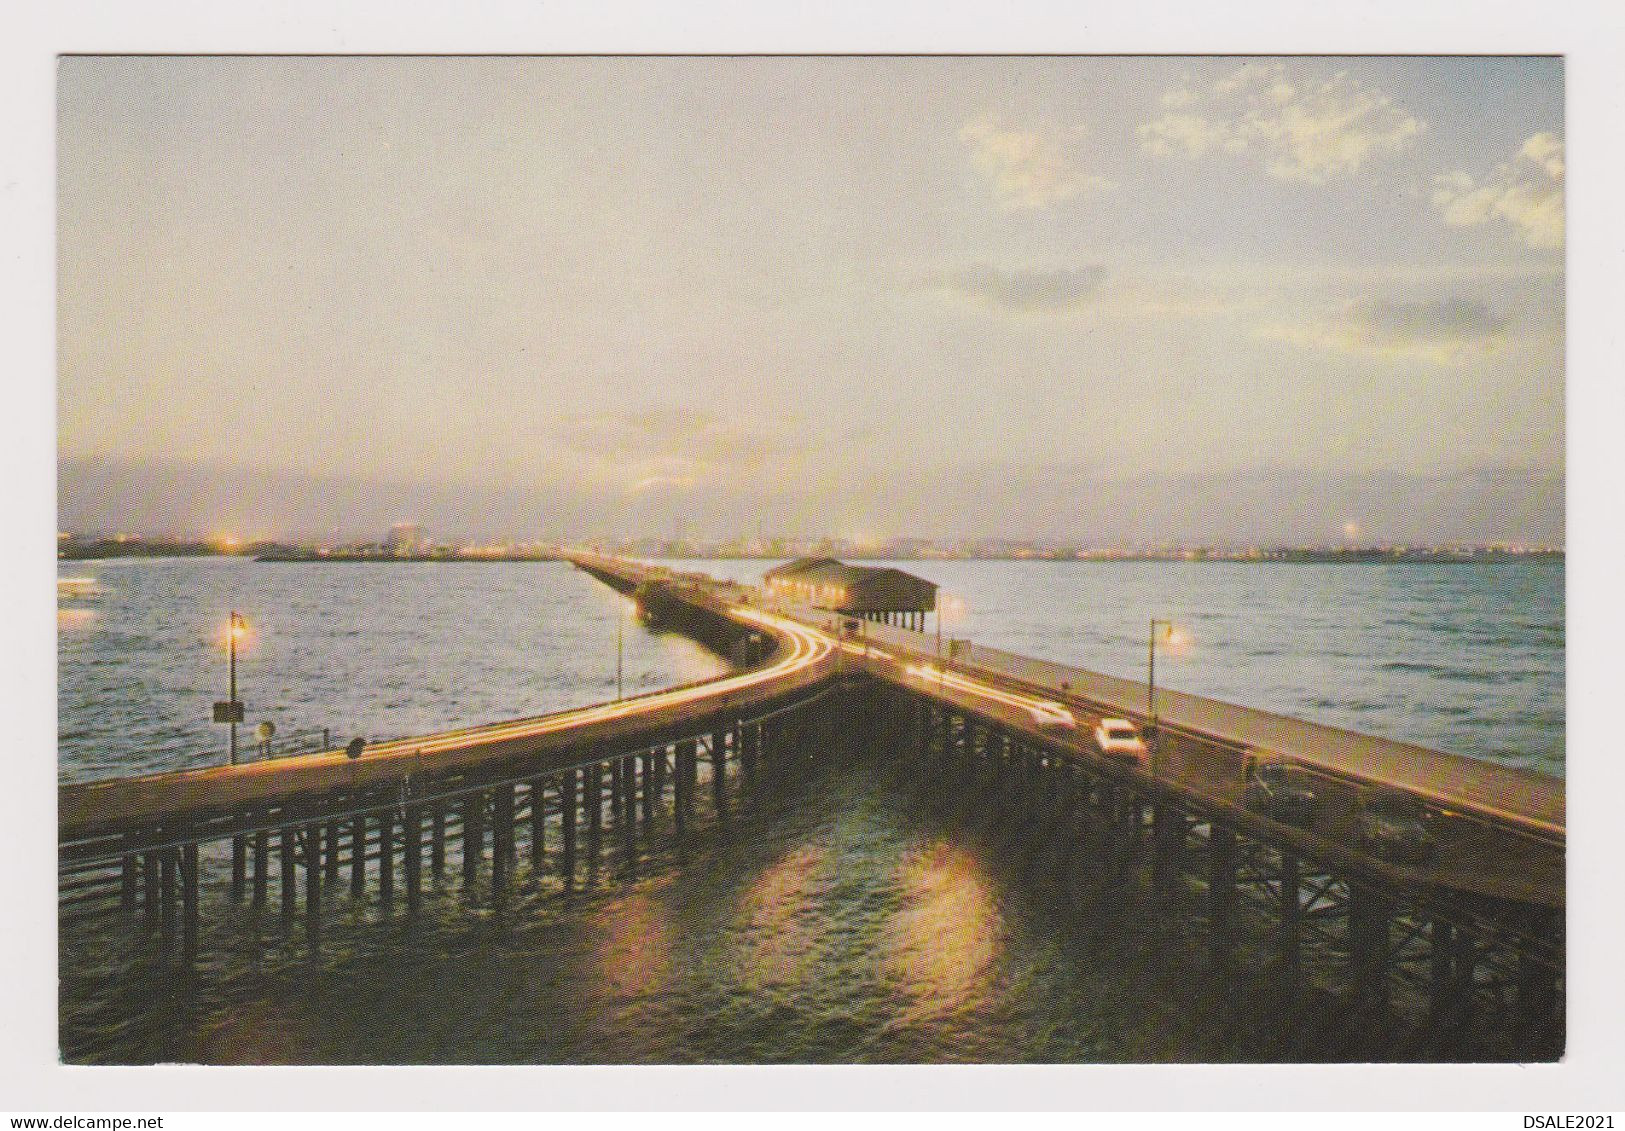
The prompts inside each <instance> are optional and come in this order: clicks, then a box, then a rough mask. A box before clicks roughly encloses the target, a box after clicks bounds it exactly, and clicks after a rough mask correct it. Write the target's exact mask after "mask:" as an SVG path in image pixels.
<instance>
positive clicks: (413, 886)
mask: <svg viewBox="0 0 1625 1131" xmlns="http://www.w3.org/2000/svg"><path fill="white" fill-rule="evenodd" d="M401 839H402V841H403V842H404V848H403V852H404V854H405V857H406V909H407V911H416V910H417V909H418V906H419V904H421V903H422V901H423V810H422V808H420V807H419V806H417V805H408V806H407V807H406V821H405V823H404V826H403V827H402V829H401Z"/></svg>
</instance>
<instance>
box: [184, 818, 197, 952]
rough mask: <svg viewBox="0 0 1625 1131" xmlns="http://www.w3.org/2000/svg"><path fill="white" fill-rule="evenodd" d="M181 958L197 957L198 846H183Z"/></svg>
mask: <svg viewBox="0 0 1625 1131" xmlns="http://www.w3.org/2000/svg"><path fill="white" fill-rule="evenodd" d="M180 865H181V877H180V879H181V956H182V957H183V958H185V960H186V961H188V962H190V961H192V959H194V958H196V957H197V928H198V910H197V908H198V874H197V845H195V844H187V845H182V846H181V860H180Z"/></svg>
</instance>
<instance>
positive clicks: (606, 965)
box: [61, 751, 1392, 1064]
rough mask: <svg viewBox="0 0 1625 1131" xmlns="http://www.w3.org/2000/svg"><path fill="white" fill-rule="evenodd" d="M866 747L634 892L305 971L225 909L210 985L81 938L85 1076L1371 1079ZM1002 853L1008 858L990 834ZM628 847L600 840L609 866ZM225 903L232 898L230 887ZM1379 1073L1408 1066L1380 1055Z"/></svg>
mask: <svg viewBox="0 0 1625 1131" xmlns="http://www.w3.org/2000/svg"><path fill="white" fill-rule="evenodd" d="M894 769H895V763H894V762H893V760H892V755H891V753H890V752H885V751H874V752H871V753H870V754H868V755H862V756H857V757H854V758H853V759H852V760H851V761H849V762H843V764H840V765H837V766H834V767H831V768H829V769H827V770H822V771H813V772H812V773H811V775H810V776H809V777H806V778H803V779H799V780H781V781H778V782H774V783H772V784H771V785H769V786H767V787H765V788H763V789H761V790H759V791H757V792H755V793H753V794H749V795H746V796H745V797H742V798H740V800H739V804H737V806H736V807H735V808H733V809H732V810H731V812H730V815H729V817H728V819H727V820H726V821H725V822H722V823H720V824H716V823H713V824H708V825H706V826H705V827H703V828H702V829H701V830H700V832H699V833H698V834H697V835H696V837H695V838H694V840H693V841H692V842H691V843H690V844H689V846H688V847H687V848H685V849H681V850H679V849H677V848H675V847H674V846H671V845H666V846H663V847H662V846H660V845H654V846H651V847H650V848H649V850H648V851H647V852H646V854H645V855H644V857H643V858H642V860H641V861H640V864H639V872H638V875H637V877H636V878H635V879H631V878H627V877H626V876H625V875H624V873H622V872H621V871H620V870H619V869H617V868H614V867H610V866H607V864H608V863H609V862H613V860H614V856H613V853H612V852H607V853H606V857H605V860H606V866H605V867H603V868H601V869H600V871H599V873H598V875H597V876H596V877H595V878H593V879H591V880H590V881H589V882H587V883H585V884H584V885H582V886H580V887H578V888H577V890H576V891H575V892H574V893H572V894H569V895H561V894H559V893H558V892H557V890H556V889H554V888H549V890H548V891H547V892H546V893H541V892H538V891H536V890H534V889H531V888H530V887H529V886H528V885H527V884H526V877H525V873H524V870H523V869H521V872H520V875H519V877H518V880H519V885H520V886H519V888H518V889H517V890H516V891H515V893H514V895H513V897H512V899H511V901H510V902H509V903H508V904H507V905H506V906H505V907H503V908H502V909H501V910H493V909H491V908H489V907H481V906H477V905H476V906H470V905H468V904H467V903H465V902H464V900H463V899H462V896H461V893H460V891H459V890H458V884H457V882H456V877H455V869H453V870H451V873H450V875H451V881H450V883H449V884H448V886H447V887H445V888H443V889H440V890H434V889H432V888H431V889H430V890H427V891H426V893H425V902H424V905H423V909H422V911H421V913H420V914H419V915H417V916H408V915H405V914H403V913H402V912H401V911H400V910H399V909H398V908H397V909H396V910H395V911H394V912H393V913H391V914H388V915H385V914H380V913H379V911H378V909H377V908H376V906H375V905H371V906H369V907H368V908H366V909H364V910H362V911H360V912H357V911H355V910H353V909H351V908H350V906H349V904H348V901H347V899H346V898H345V897H343V896H340V897H339V898H338V899H336V900H335V903H334V910H333V913H332V917H331V919H330V921H329V924H328V927H327V929H326V932H325V934H324V941H323V944H322V948H321V951H320V953H319V955H317V956H316V957H315V958H314V959H313V958H311V957H310V955H309V953H308V951H307V950H306V948H305V945H304V942H303V937H302V934H301V932H300V930H299V928H298V926H295V927H294V928H293V929H292V930H291V931H289V932H287V933H284V932H283V931H282V929H281V927H280V925H279V918H280V916H279V914H278V912H277V911H276V909H275V902H276V901H275V899H274V898H273V900H272V907H271V908H269V909H268V910H267V912H266V913H264V914H262V915H260V916H259V917H258V918H256V917H255V916H254V915H253V914H252V913H251V912H249V911H247V910H246V909H244V910H241V911H238V912H235V913H230V914H227V915H225V916H221V915H218V914H216V915H211V916H209V918H208V920H207V921H206V922H205V926H204V932H205V933H204V948H205V955H206V957H205V960H204V962H203V963H202V964H201V965H200V967H199V969H198V970H197V971H196V972H195V973H194V974H191V975H187V974H183V973H179V972H177V971H176V970H174V969H173V968H164V967H162V966H160V965H158V964H156V963H153V962H151V961H150V959H148V958H145V957H142V955H143V954H145V953H146V952H145V951H144V950H143V948H142V947H141V946H140V945H139V944H136V945H132V946H130V947H128V948H123V949H122V950H121V949H120V948H119V947H111V948H108V949H103V948H102V946H100V945H91V944H90V941H89V940H85V939H81V940H77V941H74V942H71V943H70V945H69V947H68V948H66V949H65V951H64V960H63V967H62V983H61V985H62V991H61V993H62V1012H63V1029H62V1044H63V1053H64V1057H65V1059H67V1060H68V1061H70V1062H87V1061H88V1062H102V1063H153V1062H172V1061H181V1062H204V1063H222V1064H253V1063H302V1064H329V1063H331V1064H351V1063H361V1064H390V1063H402V1064H415V1063H432V1064H445V1063H453V1064H456V1063H493V1064H529V1063H540V1064H549V1063H643V1064H651V1063H652V1064H660V1063H718V1062H722V1063H758V1062H759V1063H829V1062H862V1063H874V1062H946V1061H973V1062H975V1061H982V1062H1005V1061H1049V1062H1092V1061H1128V1062H1133V1061H1148V1060H1183V1061H1213V1060H1219V1061H1224V1060H1287V1059H1305V1058H1307V1059H1325V1058H1333V1059H1336V1058H1340V1057H1341V1058H1347V1057H1354V1058H1369V1057H1370V1056H1371V1055H1373V1052H1374V1051H1377V1050H1374V1049H1373V1048H1372V1047H1371V1046H1362V1045H1360V1044H1359V1043H1358V1039H1357V1038H1356V1037H1354V1036H1352V1035H1350V1034H1349V1033H1347V1032H1345V1031H1344V1030H1345V1029H1346V1028H1347V1026H1346V1024H1345V1023H1344V1022H1343V1021H1342V1020H1341V1019H1339V1017H1338V1016H1337V1014H1336V1012H1335V1011H1331V1010H1327V1009H1326V1008H1325V1002H1324V1001H1323V1000H1322V999H1321V998H1319V997H1318V996H1316V995H1314V994H1312V993H1306V992H1304V991H1294V992H1293V993H1292V994H1291V995H1288V996H1283V992H1282V987H1281V985H1280V983H1279V982H1278V981H1277V980H1275V979H1274V978H1273V977H1271V976H1269V975H1259V976H1254V977H1239V978H1229V977H1226V978H1216V977H1215V976H1214V975H1213V974H1212V972H1211V970H1210V968H1209V966H1208V964H1207V961H1206V957H1205V951H1204V949H1203V947H1202V946H1201V945H1200V943H1201V935H1200V928H1199V924H1197V925H1194V926H1193V925H1192V924H1191V923H1187V922H1184V921H1175V922H1168V921H1162V920H1158V919H1157V918H1156V917H1154V916H1152V915H1150V914H1149V913H1148V912H1146V911H1145V910H1144V909H1136V908H1135V907H1134V906H1132V905H1129V904H1122V903H1120V902H1117V901H1114V902H1112V903H1111V904H1110V905H1109V907H1107V908H1106V910H1105V912H1104V915H1105V918H1100V917H1099V915H1100V914H1101V913H1100V912H1098V911H1090V910H1088V906H1089V905H1088V903H1087V901H1076V902H1075V901H1073V900H1072V899H1071V898H1070V897H1066V898H1063V897H1062V896H1060V895H1058V894H1057V889H1056V888H1054V887H1051V886H1049V885H1048V884H1046V883H1042V882H1035V880H1034V877H1033V874H1032V872H1031V870H1030V868H1031V861H1033V860H1034V859H1037V857H1036V856H1035V855H1034V854H1033V849H1035V848H1039V847H1042V845H1043V843H1044V837H1043V834H1042V831H1041V830H1034V829H1031V828H1030V827H1027V826H1026V825H1025V824H1024V823H1023V822H1021V820H1020V818H1019V817H1015V818H1013V820H1014V822H1015V823H1014V824H1006V825H1003V826H995V827H993V828H989V827H988V826H987V825H986V824H985V822H983V821H981V820H980V819H977V820H973V821H972V822H971V823H970V824H965V823H963V822H962V818H961V817H960V816H959V815H958V814H963V813H965V812H966V808H965V805H964V804H963V799H961V798H958V797H955V798H951V799H949V800H947V801H944V802H933V801H931V800H930V799H929V798H926V799H921V798H920V797H918V796H916V795H915V794H914V793H911V792H910V791H911V789H915V788H916V787H917V785H918V783H917V782H910V781H908V780H899V779H898V778H897V777H892V776H889V775H891V774H892V773H893V771H894ZM990 838H992V839H990ZM610 843H612V842H611V840H610V839H609V838H606V850H607V846H608V845H609V844H610ZM213 882H214V884H215V885H216V886H215V890H214V892H213V895H212V896H211V897H210V898H211V899H212V900H214V901H216V902H213V903H209V902H208V901H206V905H209V906H214V907H218V906H219V902H218V900H219V895H220V893H219V890H218V885H219V883H220V876H219V874H218V873H216V875H215V877H214V880H213ZM1380 1051H1382V1052H1383V1053H1384V1054H1385V1055H1386V1054H1387V1053H1390V1052H1391V1051H1392V1050H1389V1049H1383V1050H1380Z"/></svg>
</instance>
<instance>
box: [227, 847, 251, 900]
mask: <svg viewBox="0 0 1625 1131" xmlns="http://www.w3.org/2000/svg"><path fill="white" fill-rule="evenodd" d="M247 879H248V842H247V841H246V840H244V839H243V838H242V837H240V836H234V837H232V838H231V901H232V902H233V903H238V902H240V901H241V900H242V898H243V888H244V886H245V884H246V882H247Z"/></svg>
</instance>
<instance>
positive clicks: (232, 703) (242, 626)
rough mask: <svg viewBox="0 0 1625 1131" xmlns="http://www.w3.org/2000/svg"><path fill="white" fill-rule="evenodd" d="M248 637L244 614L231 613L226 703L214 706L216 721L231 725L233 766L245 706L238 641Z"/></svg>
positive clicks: (228, 627)
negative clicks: (241, 699)
mask: <svg viewBox="0 0 1625 1131" xmlns="http://www.w3.org/2000/svg"><path fill="white" fill-rule="evenodd" d="M246 635H248V626H247V624H246V623H245V622H244V621H243V618H242V614H241V613H239V612H237V610H236V609H233V610H232V611H231V619H230V620H229V621H228V622H227V623H226V655H227V657H228V659H227V665H228V666H227V672H228V673H229V674H228V676H227V681H228V686H227V692H226V700H225V702H223V703H221V702H216V703H215V705H214V721H215V722H217V723H229V724H230V726H231V764H232V765H233V766H235V765H236V764H237V724H238V723H240V722H242V721H243V705H242V704H241V703H240V702H238V700H237V641H239V640H241V639H243V637H244V636H246Z"/></svg>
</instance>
